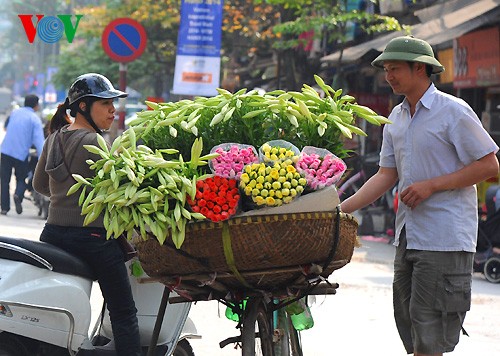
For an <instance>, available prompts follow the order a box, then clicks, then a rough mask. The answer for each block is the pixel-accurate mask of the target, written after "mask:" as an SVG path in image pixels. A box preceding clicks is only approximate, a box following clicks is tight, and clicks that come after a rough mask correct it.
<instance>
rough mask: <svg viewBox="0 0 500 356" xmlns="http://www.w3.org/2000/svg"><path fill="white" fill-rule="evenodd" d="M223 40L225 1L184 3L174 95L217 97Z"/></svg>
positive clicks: (186, 1)
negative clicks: (223, 9)
mask: <svg viewBox="0 0 500 356" xmlns="http://www.w3.org/2000/svg"><path fill="white" fill-rule="evenodd" d="M221 36H222V0H182V2H181V23H180V28H179V35H178V42H177V56H176V61H175V73H174V86H173V93H175V94H184V95H201V96H212V95H216V94H217V88H218V86H219V81H220V78H219V77H220V48H221Z"/></svg>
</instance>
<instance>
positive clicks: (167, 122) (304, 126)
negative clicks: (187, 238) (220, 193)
mask: <svg viewBox="0 0 500 356" xmlns="http://www.w3.org/2000/svg"><path fill="white" fill-rule="evenodd" d="M314 78H315V80H316V83H317V84H318V86H319V87H320V88H321V89H322V91H323V92H324V93H325V96H324V97H321V96H320V95H319V94H318V92H317V91H316V90H315V89H314V88H313V87H311V86H309V85H304V86H303V88H302V90H301V91H300V92H298V91H289V92H285V91H283V90H276V91H273V92H268V93H264V94H261V93H259V92H257V91H255V90H253V91H249V92H247V91H246V90H245V89H242V90H240V91H238V92H237V93H234V94H231V93H230V92H228V91H227V90H224V89H219V90H218V92H219V94H218V95H216V96H214V97H210V98H204V97H196V98H194V99H193V100H182V101H179V102H169V103H161V104H157V105H156V106H155V108H156V109H155V110H149V111H147V113H139V115H138V116H139V118H140V117H142V116H143V115H147V121H138V122H137V123H131V124H130V126H131V129H133V130H134V131H135V133H136V136H137V139H139V138H141V139H143V140H144V141H145V143H146V144H147V145H148V146H150V147H151V148H155V149H160V148H168V147H175V148H177V149H178V150H179V152H180V153H181V155H182V157H183V158H187V159H191V160H192V161H193V162H195V161H196V157H194V158H193V152H192V151H191V148H192V147H193V145H194V144H195V139H196V138H198V137H202V138H203V142H204V147H205V151H204V152H203V153H200V155H203V154H206V153H208V150H209V149H210V148H212V147H213V146H216V145H218V144H220V143H223V142H236V143H245V144H250V145H253V146H255V147H259V146H261V145H262V144H263V143H264V142H267V141H271V140H275V139H278V138H279V139H284V140H287V141H289V142H291V143H293V144H294V145H295V146H297V147H299V148H302V147H304V146H317V147H323V148H325V149H327V150H329V151H330V152H332V153H334V154H335V155H337V156H338V157H341V158H342V157H345V155H346V152H345V150H344V148H343V136H345V137H347V138H351V137H352V136H353V135H366V134H365V133H364V132H363V131H362V130H361V129H360V128H359V127H357V123H356V119H357V118H359V119H362V120H366V121H368V122H369V123H371V124H374V125H381V124H385V123H388V120H387V119H386V118H384V117H382V116H379V115H377V114H376V113H375V112H373V110H371V109H369V108H367V107H364V106H361V105H358V104H357V103H356V99H355V98H354V97H353V96H350V95H342V90H341V89H334V88H332V87H331V86H329V85H328V84H326V83H325V82H324V81H323V79H322V78H321V77H319V76H317V75H316V76H315V77H314ZM205 172H208V170H207V169H206V168H205Z"/></svg>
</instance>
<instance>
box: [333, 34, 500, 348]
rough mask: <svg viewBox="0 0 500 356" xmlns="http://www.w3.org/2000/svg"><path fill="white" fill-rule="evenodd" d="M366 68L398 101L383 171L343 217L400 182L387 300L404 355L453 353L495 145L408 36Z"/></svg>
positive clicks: (428, 53)
mask: <svg viewBox="0 0 500 356" xmlns="http://www.w3.org/2000/svg"><path fill="white" fill-rule="evenodd" d="M372 65H373V66H375V67H378V68H383V69H384V71H385V77H386V81H387V82H388V83H389V85H390V86H391V88H392V89H393V92H394V93H395V94H400V95H404V96H405V99H404V100H403V102H402V103H401V104H399V105H397V106H396V107H395V108H394V109H393V110H392V112H391V114H390V116H389V120H391V121H392V122H393V123H392V124H389V125H386V126H385V127H384V131H383V143H382V149H381V153H380V162H379V165H380V168H379V170H378V172H377V173H376V174H375V175H374V176H373V177H372V178H371V179H369V180H368V181H367V182H366V183H365V185H364V186H363V187H362V188H361V189H359V191H358V192H357V193H356V194H354V195H353V196H351V197H350V198H348V199H346V200H345V201H343V202H342V204H341V209H342V210H343V211H345V212H347V213H350V212H352V211H354V210H358V209H360V208H362V207H364V206H366V205H368V204H370V203H371V202H373V201H375V200H376V199H377V198H379V197H380V196H381V195H382V194H383V193H384V192H385V191H386V190H388V189H390V188H392V187H393V185H394V184H395V183H396V182H398V181H399V183H398V191H399V192H400V195H399V199H400V203H399V207H398V212H397V217H396V239H395V243H394V244H395V245H396V246H397V250H396V256H395V261H394V283H393V302H394V316H395V320H396V326H397V328H398V331H399V335H400V337H401V340H402V341H403V344H404V346H405V349H406V351H407V353H409V354H411V353H414V354H415V355H418V356H427V355H442V354H443V353H445V352H451V351H453V350H454V348H455V346H456V344H457V343H458V340H459V336H460V330H463V328H462V325H463V321H464V318H465V314H466V312H467V311H468V310H469V309H470V297H471V279H472V265H473V256H474V252H475V248H476V240H477V225H478V213H477V211H478V210H477V192H476V187H475V184H476V183H479V182H481V181H483V180H485V179H487V178H489V177H492V176H495V175H496V174H497V173H498V167H499V166H498V160H497V157H496V155H495V154H496V152H497V151H498V146H497V145H496V144H495V142H494V141H493V139H492V138H491V137H490V135H489V134H488V133H487V132H486V130H484V128H483V126H482V125H481V122H480V120H479V118H478V117H477V115H476V114H475V113H474V111H473V110H472V109H471V108H470V106H469V105H468V104H467V103H466V102H465V101H463V100H462V99H459V98H456V97H454V96H451V95H448V94H445V93H443V92H441V91H439V90H437V89H436V87H435V86H434V84H433V83H432V81H431V79H430V77H431V75H432V74H436V73H440V72H442V71H443V70H444V67H443V66H442V65H441V63H439V61H437V60H436V58H435V57H434V52H433V51H432V48H431V46H430V45H429V44H428V43H427V42H425V41H422V40H420V39H417V38H414V37H412V36H402V37H398V38H395V39H393V40H391V41H390V42H389V43H388V45H387V47H386V48H385V50H384V52H383V53H382V54H381V55H380V56H378V57H377V58H376V59H375V60H374V61H373V62H372Z"/></svg>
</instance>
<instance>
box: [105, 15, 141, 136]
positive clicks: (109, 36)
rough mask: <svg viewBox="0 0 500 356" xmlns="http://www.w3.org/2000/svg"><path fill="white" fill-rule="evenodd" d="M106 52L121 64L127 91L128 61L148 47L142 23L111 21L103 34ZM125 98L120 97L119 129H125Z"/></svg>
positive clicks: (127, 20) (121, 83) (122, 19)
mask: <svg viewBox="0 0 500 356" xmlns="http://www.w3.org/2000/svg"><path fill="white" fill-rule="evenodd" d="M101 42H102V48H103V49H104V52H106V54H107V55H108V56H109V57H110V58H111V59H112V60H114V61H116V62H118V63H119V66H120V80H119V86H120V90H121V91H124V92H126V91H127V63H128V62H131V61H133V60H135V59H137V58H138V57H139V56H140V55H141V54H142V53H143V52H144V49H145V48H146V31H145V30H144V27H142V25H141V24H140V23H139V22H137V21H135V20H133V19H129V18H119V19H115V20H113V21H111V22H110V23H109V24H108V25H107V26H106V28H105V29H104V32H103V34H102V38H101ZM125 100H126V99H119V101H118V102H119V105H118V110H117V112H118V131H119V133H120V134H121V133H122V132H123V131H124V130H125V114H126V112H125Z"/></svg>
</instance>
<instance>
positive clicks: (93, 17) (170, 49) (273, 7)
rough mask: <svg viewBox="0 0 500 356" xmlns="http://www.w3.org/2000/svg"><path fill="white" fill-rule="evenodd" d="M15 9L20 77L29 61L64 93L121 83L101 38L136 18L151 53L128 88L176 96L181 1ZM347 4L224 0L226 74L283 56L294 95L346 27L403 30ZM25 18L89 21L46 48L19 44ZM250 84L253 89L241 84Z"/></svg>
mask: <svg viewBox="0 0 500 356" xmlns="http://www.w3.org/2000/svg"><path fill="white" fill-rule="evenodd" d="M366 1H368V0H366ZM9 3H10V6H9V8H8V10H9V11H10V12H9V18H10V19H11V21H12V23H14V24H16V26H13V28H12V29H11V31H10V34H9V36H8V38H7V39H6V40H5V42H4V47H5V48H6V49H8V50H9V51H10V52H12V53H17V54H16V55H13V57H12V58H13V61H12V62H13V63H15V62H16V61H17V62H18V68H19V71H20V72H23V71H26V70H27V69H26V68H22V67H21V63H31V65H33V62H36V64H35V67H36V68H37V69H38V70H40V71H43V70H45V69H46V67H48V66H57V67H58V68H59V71H58V73H57V74H56V75H55V77H54V78H53V80H54V82H55V83H56V84H57V85H58V86H59V87H60V86H62V87H65V88H67V87H68V86H69V85H70V83H71V81H72V80H73V79H74V78H75V77H76V76H78V75H80V74H82V73H84V72H91V71H95V72H100V73H103V74H105V75H106V76H108V77H109V78H110V79H111V80H112V81H113V82H115V83H117V82H118V79H119V64H118V63H116V62H114V61H112V60H111V59H110V58H109V57H108V56H107V55H106V54H105V52H104V50H103V48H102V45H101V36H102V33H103V31H104V28H105V27H106V25H107V24H108V23H109V22H111V21H112V20H114V19H116V18H120V17H128V18H133V19H135V20H137V21H139V22H140V23H141V24H142V25H143V26H144V28H145V30H146V34H147V47H146V50H145V52H144V53H143V55H142V56H141V57H139V58H138V59H136V60H134V61H132V62H130V63H129V64H128V65H127V83H128V84H129V86H131V87H133V88H136V89H138V90H140V91H141V92H143V94H144V95H147V96H149V95H154V96H160V95H162V94H164V93H165V92H168V91H169V89H170V86H171V82H172V78H173V73H174V68H175V54H176V44H177V36H178V30H179V22H180V6H181V0H163V1H156V0H123V1H120V0H77V1H70V0H58V1H37V0H23V1H20V0H13V1H11V2H9ZM346 3H347V0H337V1H335V0H334V1H328V0H314V1H313V0H291V1H290V0H231V1H230V0H226V1H224V5H223V10H224V12H223V24H222V36H223V38H222V58H223V73H224V68H226V69H227V70H228V71H232V70H235V69H238V68H239V69H243V70H246V71H247V72H251V71H252V68H253V67H252V65H253V63H255V61H256V60H258V59H262V58H269V59H271V58H275V57H276V55H277V54H279V55H280V56H281V58H282V59H283V64H282V66H283V67H285V68H286V70H282V73H285V74H286V75H287V76H288V77H290V78H291V80H288V81H287V84H286V86H287V89H290V90H293V89H297V87H300V86H301V84H302V83H303V82H311V81H312V76H311V75H309V74H310V73H308V75H309V77H310V78H309V77H307V76H304V75H300V71H304V70H309V71H315V70H316V69H317V64H318V63H319V57H320V56H322V55H326V54H327V52H328V51H331V50H332V49H336V48H342V47H343V43H344V42H345V28H346V24H348V23H353V22H354V23H358V24H360V25H361V27H362V29H363V31H364V32H365V33H366V34H370V33H374V32H381V31H389V30H394V29H400V25H399V23H398V22H397V20H395V19H394V18H392V17H386V16H380V15H373V14H369V13H368V12H365V11H359V10H354V11H349V12H348V11H346V10H345V9H346ZM20 13H42V14H58V13H72V14H82V15H83V18H82V20H81V21H80V23H79V27H78V30H77V33H76V37H75V40H74V41H73V43H67V42H66V41H60V42H58V43H57V44H46V43H44V42H41V41H40V40H38V39H37V40H35V41H37V42H38V43H36V44H31V45H30V44H28V43H27V41H19V39H20V38H23V39H24V38H25V37H26V36H25V34H24V33H23V32H22V31H23V28H22V26H20V25H19V23H18V22H19V19H18V18H17V15H18V14H20ZM308 31H314V36H315V37H317V38H319V37H321V38H322V40H323V41H322V42H323V43H324V45H323V48H322V52H320V53H318V54H317V57H316V58H313V60H315V62H314V63H307V64H306V65H305V66H302V67H300V66H297V65H296V63H298V62H300V61H302V60H303V59H304V58H303V57H300V50H297V49H300V48H301V42H300V41H301V40H300V39H299V36H300V35H301V34H303V33H305V32H308ZM34 46H37V47H34ZM34 48H35V50H33V49H34ZM35 54H36V56H35ZM40 54H41V55H40ZM273 56H274V57H273ZM33 58H35V59H33ZM307 60H308V61H310V60H311V58H308V59H307ZM11 64H12V63H11ZM11 67H12V65H10V67H9V66H8V65H6V66H4V68H11ZM0 74H1V73H0ZM250 74H251V75H249V78H251V79H252V78H258V77H259V76H261V75H262V72H259V71H255V72H254V73H250ZM20 75H22V74H20ZM252 75H253V77H252ZM243 84H246V83H240V85H243ZM250 85H255V83H253V84H252V83H250ZM236 89H237V88H236Z"/></svg>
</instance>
